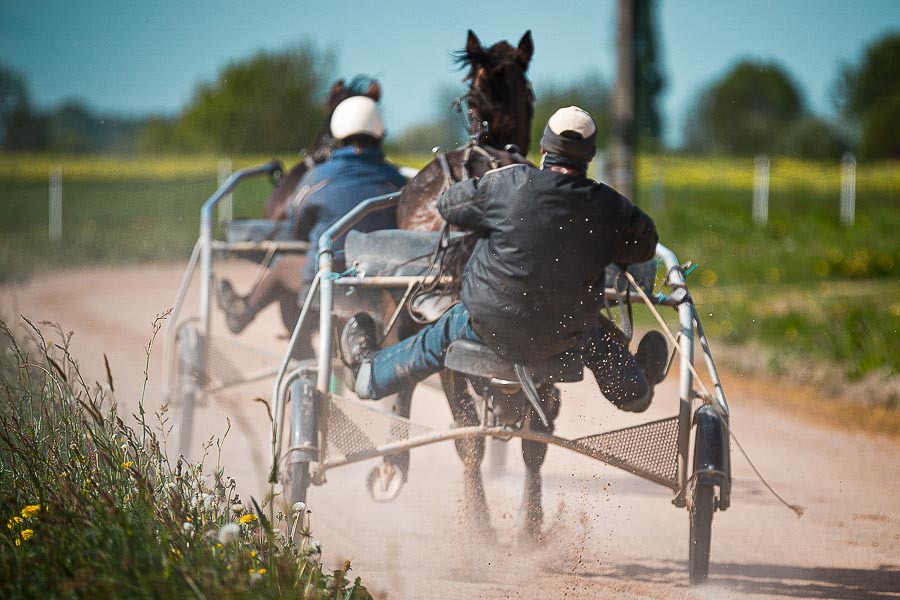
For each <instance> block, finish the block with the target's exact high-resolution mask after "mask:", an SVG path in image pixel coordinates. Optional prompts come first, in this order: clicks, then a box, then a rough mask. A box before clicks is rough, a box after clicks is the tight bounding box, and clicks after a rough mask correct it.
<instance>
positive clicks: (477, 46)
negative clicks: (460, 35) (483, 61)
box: [466, 29, 483, 58]
mask: <svg viewBox="0 0 900 600" xmlns="http://www.w3.org/2000/svg"><path fill="white" fill-rule="evenodd" d="M482 52H483V50H482V46H481V40H479V39H478V36H477V35H475V32H474V31H472V30H471V29H470V30H469V37H468V38H466V54H467V55H468V56H469V58H472V57H475V56H481V54H482Z"/></svg>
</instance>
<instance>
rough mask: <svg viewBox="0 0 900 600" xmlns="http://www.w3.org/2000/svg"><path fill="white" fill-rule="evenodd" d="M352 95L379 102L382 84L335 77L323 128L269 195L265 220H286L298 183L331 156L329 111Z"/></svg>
mask: <svg viewBox="0 0 900 600" xmlns="http://www.w3.org/2000/svg"><path fill="white" fill-rule="evenodd" d="M351 96H368V97H369V98H371V99H372V100H374V101H375V102H378V100H379V99H380V98H381V86H380V85H379V84H378V82H377V81H375V80H374V79H371V78H369V77H366V76H364V75H357V76H356V77H354V78H353V79H352V80H351V81H350V84H349V85H348V84H346V83H344V80H343V79H338V80H337V81H335V82H334V83H333V84H332V86H331V89H330V90H329V91H328V99H327V100H326V101H325V120H324V121H323V122H322V128H321V129H320V130H319V134H318V135H317V136H316V139H315V141H314V142H313V144H312V146H310V147H309V148H306V149H305V150H304V151H303V152H302V154H303V160H301V161H300V162H298V163H297V164H296V165H294V167H293V168H292V169H291V170H290V171H288V172H287V174H286V175H284V176H283V177H282V178H281V181H279V182H278V185H277V186H275V189H273V190H272V192H271V193H270V194H269V197H268V198H267V199H266V212H265V214H266V218H267V219H271V220H272V221H281V220H283V219H286V218H287V215H288V212H289V203H290V200H291V198H292V197H293V196H294V194H295V193H296V191H297V184H298V183H300V180H301V179H303V176H304V175H305V174H306V172H307V171H308V170H309V169H310V168H312V167H314V166H315V165H317V164H319V163H323V162H325V161H326V160H328V159H329V158H331V151H332V150H333V149H334V143H335V140H334V138H333V137H331V114H332V113H333V112H334V109H335V108H336V107H337V105H338V104H340V103H341V102H343V101H344V100H346V99H347V98H350V97H351Z"/></svg>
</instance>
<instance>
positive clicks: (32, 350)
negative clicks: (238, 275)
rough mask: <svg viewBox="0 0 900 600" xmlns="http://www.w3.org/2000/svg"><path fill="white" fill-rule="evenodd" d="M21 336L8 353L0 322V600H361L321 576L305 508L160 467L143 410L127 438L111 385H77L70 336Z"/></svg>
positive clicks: (158, 440)
mask: <svg viewBox="0 0 900 600" xmlns="http://www.w3.org/2000/svg"><path fill="white" fill-rule="evenodd" d="M28 325H29V327H30V330H31V332H32V336H31V338H30V339H29V340H27V341H25V342H18V341H16V340H15V339H13V337H12V334H11V332H10V330H9V328H8V327H7V326H6V324H4V323H0V516H2V526H0V597H4V598H43V597H92V598H104V597H105V598H135V597H138V598H187V597H194V598H244V597H254V598H284V597H291V598H304V599H325V598H333V599H340V600H364V599H370V598H371V595H370V594H369V593H368V592H367V591H366V589H365V587H364V586H363V585H362V584H361V583H360V580H359V579H358V578H357V579H351V578H349V577H348V571H349V570H350V565H349V562H348V563H345V564H344V565H343V566H342V567H341V568H339V569H337V570H335V571H333V572H331V573H326V572H324V571H323V570H322V564H321V562H320V557H321V548H320V546H319V545H318V543H317V542H316V541H315V540H313V539H312V533H311V531H310V518H311V513H310V512H309V510H308V509H307V507H306V506H305V505H302V504H301V503H298V504H297V505H295V506H293V507H290V508H287V507H285V510H281V511H277V512H276V511H275V504H274V501H275V496H274V494H270V496H269V497H268V498H266V499H265V500H264V501H263V502H261V503H258V502H257V501H256V500H254V499H252V498H251V499H248V501H242V500H241V498H240V497H239V496H238V495H237V494H236V492H235V489H236V487H237V484H236V482H235V481H234V479H232V478H230V477H228V476H227V475H226V474H225V472H224V469H223V468H222V467H221V465H219V464H216V466H215V468H213V469H211V470H209V471H208V472H205V470H204V462H205V460H204V461H201V462H200V463H199V464H189V463H187V462H185V461H184V460H183V459H181V458H179V459H178V460H177V461H176V462H175V464H174V465H171V464H170V462H169V460H168V459H167V458H166V455H165V452H164V450H165V448H164V446H165V435H162V436H161V435H157V433H156V432H155V431H153V430H152V429H151V428H150V427H149V426H148V424H147V415H145V413H144V409H143V405H142V404H141V408H140V411H139V414H137V415H134V416H135V418H136V420H137V427H136V428H132V427H129V426H128V425H126V424H125V423H124V422H123V420H122V419H121V418H120V417H119V416H118V415H117V414H116V410H115V404H114V403H113V402H111V399H112V395H113V393H114V391H113V380H112V377H111V376H109V377H108V381H107V383H106V384H105V385H102V386H101V385H100V384H95V385H94V386H93V387H92V386H89V385H88V384H87V382H86V381H85V380H84V379H83V378H82V376H81V375H80V373H79V371H78V368H77V365H76V363H75V361H74V360H73V359H72V357H71V355H70V354H69V351H68V347H69V337H67V336H66V335H64V334H63V332H62V331H60V330H59V329H58V328H57V329H56V330H54V331H53V336H54V337H55V338H56V339H58V340H60V341H59V342H58V343H53V342H50V341H48V340H47V339H46V338H45V337H44V334H43V333H42V331H41V329H39V328H38V327H37V326H35V325H33V324H32V323H30V322H29V323H28ZM158 326H159V321H157V323H156V325H155V327H154V336H155V334H156V332H157V331H158V329H159V327H158ZM151 345H152V341H151ZM149 350H150V347H149V346H148V357H149ZM157 416H158V417H159V419H160V423H161V427H162V430H165V428H166V416H165V412H164V411H163V412H162V413H161V414H158V415H157ZM221 442H222V440H219V441H218V444H221ZM211 447H212V444H211V443H210V445H209V446H208V447H207V450H208V451H209V450H210V449H211ZM208 456H209V455H208V454H207V457H208Z"/></svg>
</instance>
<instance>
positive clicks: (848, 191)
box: [841, 152, 856, 229]
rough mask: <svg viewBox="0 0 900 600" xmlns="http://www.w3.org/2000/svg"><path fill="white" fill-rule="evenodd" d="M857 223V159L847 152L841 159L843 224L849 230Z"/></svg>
mask: <svg viewBox="0 0 900 600" xmlns="http://www.w3.org/2000/svg"><path fill="white" fill-rule="evenodd" d="M855 221H856V157H855V156H853V155H852V154H851V153H849V152H847V153H845V154H844V157H843V158H842V159H841V224H842V225H843V226H844V227H846V228H847V229H849V228H851V227H853V223H854V222H855Z"/></svg>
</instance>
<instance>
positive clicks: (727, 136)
mask: <svg viewBox="0 0 900 600" xmlns="http://www.w3.org/2000/svg"><path fill="white" fill-rule="evenodd" d="M639 17H640V18H639V21H640V22H641V23H643V25H642V26H641V27H640V28H639V32H638V33H639V34H640V35H639V36H638V37H639V38H640V39H639V40H638V42H639V44H638V48H637V50H638V51H637V52H636V57H637V62H638V64H637V77H636V92H637V94H636V98H637V100H636V104H637V106H636V119H637V124H638V144H639V148H643V149H656V148H658V147H659V146H660V145H661V143H660V139H661V135H662V129H663V125H664V122H663V119H662V117H661V115H660V113H659V109H658V96H659V93H660V92H661V90H662V89H663V86H664V84H665V78H664V75H663V73H662V70H661V67H660V66H659V63H658V58H657V48H656V45H655V42H654V40H655V35H654V23H653V20H652V15H643V16H640V15H639ZM639 24H640V23H639ZM641 32H642V33H641ZM334 71H335V60H334V56H333V55H332V54H331V53H330V52H328V51H323V50H320V49H317V48H316V47H315V46H314V45H312V44H310V43H302V44H299V45H296V46H292V47H289V48H286V49H282V50H277V51H261V52H258V53H256V54H254V55H252V56H250V57H249V58H245V59H241V60H237V61H234V62H232V63H230V64H228V65H226V66H225V67H223V68H222V69H221V70H220V72H219V73H218V75H217V76H216V77H215V79H213V80H212V81H208V82H204V83H201V84H199V85H198V86H197V88H196V90H195V91H194V94H193V97H192V99H191V100H190V101H189V102H188V104H187V105H186V106H185V107H184V108H183V109H182V110H181V112H180V113H179V114H177V115H175V116H156V117H150V118H133V119H130V118H122V117H115V116H107V115H103V114H98V113H96V112H95V111H93V110H91V109H90V108H88V107H87V106H86V105H85V104H84V103H82V102H79V101H77V100H70V101H66V102H63V103H62V104H60V105H58V106H56V107H54V108H53V109H51V110H39V109H37V108H35V107H34V105H33V104H32V101H31V98H30V96H29V93H28V89H27V86H26V84H25V80H24V78H23V77H22V75H20V74H19V73H17V72H15V71H14V70H12V69H9V68H7V67H3V66H0V148H2V149H3V150H7V151H19V150H31V151H53V152H92V153H97V152H119V153H129V152H136V151H137V152H154V153H169V152H216V153H228V154H239V153H271V152H283V151H296V150H298V149H300V148H303V147H304V146H306V145H307V144H309V143H310V142H311V141H312V140H313V139H314V137H315V135H316V133H317V132H318V129H319V127H321V124H322V121H323V119H324V115H323V113H322V110H323V109H322V105H323V101H324V95H325V92H326V90H327V87H328V86H329V84H330V83H331V81H332V80H333V78H334ZM459 88H460V89H456V88H455V87H450V86H445V87H443V88H441V89H440V90H438V92H437V94H436V98H435V106H436V107H437V108H438V109H439V110H438V111H437V114H436V115H435V118H434V119H433V120H432V121H430V122H429V123H425V124H421V125H415V126H412V127H409V128H407V130H406V131H403V132H400V133H399V134H396V135H394V134H393V132H391V134H390V135H389V138H388V144H389V147H390V149H392V150H396V151H400V152H427V151H430V149H431V148H432V147H434V146H445V147H454V146H456V145H459V144H460V143H462V142H464V141H465V139H466V132H465V128H464V121H465V119H464V118H463V116H462V115H461V114H460V113H459V112H458V111H457V110H456V109H454V108H452V107H453V106H455V103H454V99H455V98H456V97H458V96H460V95H461V94H462V93H463V92H464V90H463V89H461V88H462V86H461V85H460V86H459ZM535 93H536V97H537V100H536V105H535V119H534V125H533V129H532V144H533V145H534V146H537V144H538V142H539V140H540V136H541V132H542V129H543V126H544V123H546V120H547V118H548V117H549V116H550V114H551V113H552V112H553V111H554V110H555V109H556V108H559V107H560V106H565V105H570V104H576V105H579V106H582V107H584V108H586V109H587V110H588V111H589V112H591V114H592V115H593V116H594V118H595V120H596V121H597V125H598V128H599V135H598V145H600V146H603V145H605V143H606V140H607V138H608V135H609V130H610V127H611V123H610V118H609V114H610V110H609V105H610V87H609V85H608V84H606V83H605V82H604V80H603V79H602V78H601V77H600V75H598V74H595V73H592V74H586V75H584V76H582V77H580V78H578V79H576V80H572V81H568V82H536V83H535ZM832 96H833V97H832V100H833V101H834V103H835V106H836V108H837V109H838V111H839V115H840V120H839V121H838V122H828V121H826V120H824V119H823V118H821V117H819V116H816V115H814V114H812V113H811V112H810V110H809V108H808V106H807V104H806V101H805V99H804V98H803V94H802V93H801V92H800V90H799V87H798V85H797V84H796V82H795V81H794V79H793V77H792V76H791V75H790V74H789V73H788V72H787V71H786V70H785V69H784V68H783V67H782V66H780V65H779V64H777V63H774V62H760V61H749V60H747V61H741V62H739V63H737V64H736V65H734V66H733V67H732V68H731V69H730V70H729V71H728V72H727V73H725V74H724V75H723V76H721V77H720V78H718V79H717V80H715V81H713V82H712V83H710V84H709V85H708V86H707V87H705V88H704V89H703V90H702V91H701V92H700V93H699V94H698V96H697V99H696V101H695V104H694V107H693V109H692V111H691V114H690V116H689V118H688V119H687V120H686V123H685V140H686V141H685V147H684V150H686V151H688V152H691V153H700V154H730V155H752V154H756V153H760V152H765V153H770V154H788V155H795V156H798V157H808V158H820V159H824V158H835V157H838V156H840V154H841V153H842V152H844V151H845V150H847V149H851V150H854V151H856V152H858V153H859V154H860V155H861V156H862V157H864V158H895V159H897V158H900V33H894V34H891V35H888V36H886V37H884V38H882V39H880V40H878V41H876V42H875V43H873V44H872V45H871V46H869V47H868V48H867V49H866V51H865V53H864V54H863V56H862V57H861V58H860V59H859V60H858V61H857V62H855V63H852V64H845V65H843V66H842V67H841V69H840V72H839V73H838V76H837V77H836V82H835V85H834V89H833V94H832Z"/></svg>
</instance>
